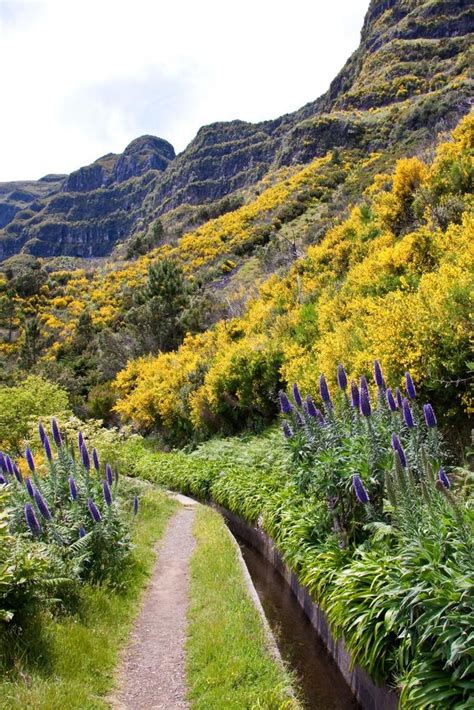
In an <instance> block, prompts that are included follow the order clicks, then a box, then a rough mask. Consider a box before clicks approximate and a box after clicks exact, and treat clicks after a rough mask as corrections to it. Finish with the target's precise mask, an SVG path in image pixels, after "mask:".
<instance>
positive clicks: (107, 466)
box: [105, 463, 114, 486]
mask: <svg viewBox="0 0 474 710" xmlns="http://www.w3.org/2000/svg"><path fill="white" fill-rule="evenodd" d="M105 477H106V479H107V483H108V484H109V486H111V485H112V483H113V482H114V474H113V473H112V469H111V467H110V464H109V463H106V464H105Z"/></svg>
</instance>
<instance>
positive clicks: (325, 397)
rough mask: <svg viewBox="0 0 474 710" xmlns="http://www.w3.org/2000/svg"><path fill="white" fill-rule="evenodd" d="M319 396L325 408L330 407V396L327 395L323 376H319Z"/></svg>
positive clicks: (326, 385)
mask: <svg viewBox="0 0 474 710" xmlns="http://www.w3.org/2000/svg"><path fill="white" fill-rule="evenodd" d="M319 394H320V395H321V399H322V400H323V402H324V404H325V405H326V407H329V408H331V407H332V400H331V395H330V394H329V389H328V383H327V382H326V378H325V377H324V375H320V376H319Z"/></svg>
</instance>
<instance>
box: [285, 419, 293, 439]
mask: <svg viewBox="0 0 474 710" xmlns="http://www.w3.org/2000/svg"><path fill="white" fill-rule="evenodd" d="M282 429H283V434H284V436H285V439H291V438H292V437H293V432H292V430H291V427H290V425H289V424H288V422H283V424H282Z"/></svg>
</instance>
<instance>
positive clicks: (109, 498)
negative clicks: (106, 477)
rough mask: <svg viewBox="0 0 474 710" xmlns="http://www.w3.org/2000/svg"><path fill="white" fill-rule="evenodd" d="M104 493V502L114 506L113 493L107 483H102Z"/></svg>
mask: <svg viewBox="0 0 474 710" xmlns="http://www.w3.org/2000/svg"><path fill="white" fill-rule="evenodd" d="M102 491H103V493H104V500H105V502H106V503H107V505H109V506H110V505H112V493H111V492H110V488H109V484H108V483H107V481H102Z"/></svg>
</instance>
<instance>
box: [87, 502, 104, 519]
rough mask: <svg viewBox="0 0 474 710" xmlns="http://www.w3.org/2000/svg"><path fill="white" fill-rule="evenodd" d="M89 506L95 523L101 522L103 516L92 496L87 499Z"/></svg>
mask: <svg viewBox="0 0 474 710" xmlns="http://www.w3.org/2000/svg"><path fill="white" fill-rule="evenodd" d="M87 507H88V509H89V513H90V515H91V518H92V520H93V521H94V523H100V521H101V520H102V516H101V514H100V512H99V509H98V507H97V506H96V504H95V503H94V501H93V500H92V498H88V499H87Z"/></svg>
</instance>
